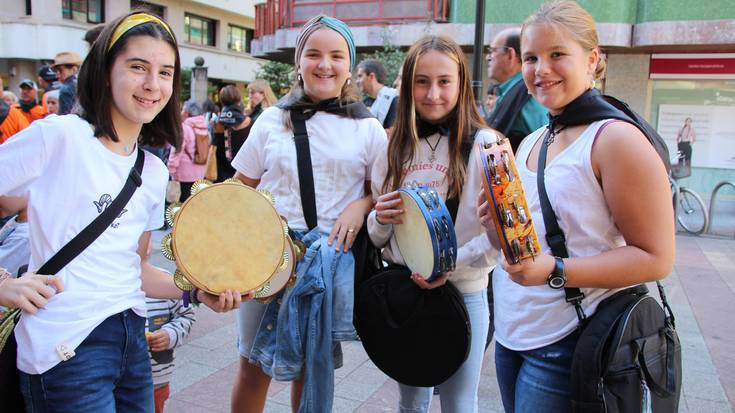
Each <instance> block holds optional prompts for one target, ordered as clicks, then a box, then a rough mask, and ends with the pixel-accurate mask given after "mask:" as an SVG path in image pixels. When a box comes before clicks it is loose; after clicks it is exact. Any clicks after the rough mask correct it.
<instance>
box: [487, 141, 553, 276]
mask: <svg viewBox="0 0 735 413" xmlns="http://www.w3.org/2000/svg"><path fill="white" fill-rule="evenodd" d="M498 142H499V143H498V144H485V145H483V144H478V145H477V148H476V151H477V159H478V162H479V169H480V173H481V174H482V177H481V178H482V179H481V180H482V183H483V192H484V193H485V199H486V200H487V202H488V204H489V206H490V213H491V214H493V217H494V219H493V223H494V225H495V232H496V233H497V235H498V239H499V240H500V244H501V248H502V250H503V254H504V255H505V258H506V260H507V261H508V262H509V263H513V264H516V263H519V262H521V260H523V259H526V258H534V257H535V256H536V255H538V253H539V252H540V251H541V246H540V244H539V241H538V236H537V234H536V229H535V227H534V225H533V221H532V220H531V215H530V212H529V211H530V209H529V208H528V202H527V201H526V195H525V192H524V190H523V185H522V183H521V180H520V175H519V174H518V170H517V168H516V164H515V157H514V156H513V150H512V149H511V147H510V142H509V141H508V140H507V139H504V138H503V139H500V140H499V141H498Z"/></svg>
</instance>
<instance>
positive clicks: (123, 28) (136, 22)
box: [107, 13, 174, 50]
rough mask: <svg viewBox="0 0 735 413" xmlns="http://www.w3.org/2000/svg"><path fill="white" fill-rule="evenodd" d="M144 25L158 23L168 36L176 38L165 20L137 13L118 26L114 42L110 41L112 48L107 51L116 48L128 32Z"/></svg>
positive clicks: (113, 37)
mask: <svg viewBox="0 0 735 413" xmlns="http://www.w3.org/2000/svg"><path fill="white" fill-rule="evenodd" d="M144 23H156V24H158V25H159V26H161V27H163V28H164V29H166V31H167V32H168V34H170V35H171V38H174V34H173V33H171V29H170V28H169V27H168V24H166V23H164V21H163V20H161V19H159V18H158V17H156V16H153V15H151V14H148V13H136V14H131V15H130V16H128V17H126V18H124V19H123V21H121V22H120V24H118V25H117V27H116V28H115V32H114V33H113V34H112V40H110V47H108V48H107V50H110V49H112V46H114V45H115V43H117V41H118V40H120V38H121V37H122V35H124V34H125V33H127V31H128V30H130V29H132V28H133V27H135V26H140V25H141V24H144Z"/></svg>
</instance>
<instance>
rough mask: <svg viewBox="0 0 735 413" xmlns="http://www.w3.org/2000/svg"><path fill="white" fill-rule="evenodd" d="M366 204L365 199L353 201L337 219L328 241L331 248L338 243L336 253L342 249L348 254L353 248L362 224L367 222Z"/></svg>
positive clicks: (335, 248)
mask: <svg viewBox="0 0 735 413" xmlns="http://www.w3.org/2000/svg"><path fill="white" fill-rule="evenodd" d="M365 202H366V201H365V199H364V198H362V199H358V200H357V201H353V202H352V203H351V204H349V205H348V206H347V208H345V210H344V211H342V213H341V214H340V215H339V218H337V221H336V222H335V223H334V226H333V227H332V232H331V233H330V234H329V238H328V239H327V245H329V246H332V243H334V241H335V240H336V241H337V244H335V246H334V250H335V251H339V250H340V249H342V251H343V252H347V251H349V250H350V248H352V244H353V243H354V242H355V237H357V233H358V232H360V228H362V223H363V222H364V221H365V215H366V212H367V211H366V206H365ZM368 211H369V209H368Z"/></svg>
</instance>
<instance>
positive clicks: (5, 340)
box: [0, 148, 145, 412]
mask: <svg viewBox="0 0 735 413" xmlns="http://www.w3.org/2000/svg"><path fill="white" fill-rule="evenodd" d="M144 163H145V154H144V153H143V150H142V149H140V148H138V155H137V158H136V160H135V165H134V166H133V167H132V168H131V169H130V174H128V179H127V180H126V181H125V185H124V186H123V188H122V190H121V191H120V193H119V194H118V195H117V196H116V197H115V199H114V200H113V201H112V203H111V204H110V205H109V206H108V207H107V208H106V209H105V210H104V211H103V212H102V213H101V214H100V215H98V216H97V218H95V219H94V220H92V222H91V223H90V224H89V225H87V226H86V227H85V228H84V229H83V230H82V231H81V232H79V234H77V235H76V236H75V237H74V238H72V239H71V241H69V242H68V243H67V244H66V245H64V246H63V247H62V248H61V249H60V250H59V251H57V252H56V254H54V255H53V256H52V257H51V258H50V259H49V260H48V261H46V263H45V264H43V265H42V266H41V268H39V269H38V271H37V273H38V274H44V275H54V274H56V273H58V272H59V271H61V269H62V268H64V267H65V266H66V265H67V264H68V263H70V262H71V261H72V260H73V259H74V258H76V257H77V255H79V254H81V253H82V251H84V250H85V249H86V248H87V247H88V246H90V245H91V244H92V243H93V242H94V240H96V239H97V238H98V237H99V236H100V235H102V233H103V232H104V231H105V229H107V228H108V227H109V226H110V224H112V222H113V221H114V220H115V219H117V217H118V215H120V211H122V209H123V207H125V205H126V204H127V203H128V201H129V200H130V198H131V197H132V196H133V193H135V190H136V189H138V187H139V186H141V185H142V184H143V180H142V178H141V175H142V173H143V165H144ZM20 314H21V312H20V310H18V309H13V310H10V311H8V312H7V313H6V314H5V316H3V318H2V321H1V322H0V325H1V326H2V327H0V331H2V332H3V336H2V337H1V339H2V340H0V401H2V402H3V406H4V410H3V411H5V412H23V411H24V409H23V404H24V403H23V396H22V395H21V393H20V376H19V372H18V367H17V365H16V355H17V344H16V341H15V334H14V333H13V331H12V330H13V329H14V328H15V325H16V324H17V322H18V320H19V319H20ZM5 334H7V336H5Z"/></svg>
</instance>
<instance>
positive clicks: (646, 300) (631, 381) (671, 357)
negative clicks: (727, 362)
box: [571, 285, 682, 413]
mask: <svg viewBox="0 0 735 413" xmlns="http://www.w3.org/2000/svg"><path fill="white" fill-rule="evenodd" d="M647 292H648V288H646V286H645V285H639V286H636V287H633V288H629V289H626V290H623V291H620V292H618V293H617V294H615V295H613V296H610V297H608V298H607V299H605V300H603V301H602V302H601V303H600V305H599V306H598V308H597V311H596V312H595V314H594V316H593V317H592V318H591V319H589V320H590V322H588V323H587V324H586V325H585V327H584V329H583V330H582V332H581V334H580V337H579V340H578V341H577V346H576V348H575V351H574V357H573V359H572V382H571V383H572V389H571V390H572V411H574V412H584V413H612V412H648V411H652V412H654V413H657V412H676V411H678V407H679V396H680V394H679V393H680V390H681V380H682V373H681V344H680V343H679V337H678V336H677V334H676V331H675V330H674V319H673V316H672V317H667V316H666V313H665V312H664V310H663V309H662V308H661V306H660V305H659V304H658V302H656V300H655V299H654V298H653V297H651V296H650V295H648V294H647Z"/></svg>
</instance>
